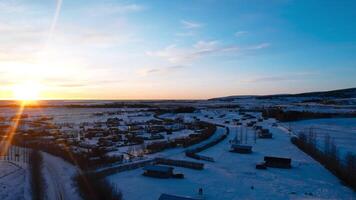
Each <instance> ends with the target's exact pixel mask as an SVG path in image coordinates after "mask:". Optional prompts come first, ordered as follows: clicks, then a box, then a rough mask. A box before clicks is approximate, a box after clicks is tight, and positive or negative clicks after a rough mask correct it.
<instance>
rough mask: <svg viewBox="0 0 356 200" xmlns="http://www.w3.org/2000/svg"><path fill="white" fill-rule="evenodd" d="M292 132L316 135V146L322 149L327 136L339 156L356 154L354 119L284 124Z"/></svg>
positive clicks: (355, 124) (355, 125)
mask: <svg viewBox="0 0 356 200" xmlns="http://www.w3.org/2000/svg"><path fill="white" fill-rule="evenodd" d="M283 125H284V126H285V127H288V128H291V129H292V131H293V132H295V133H299V132H304V133H306V134H308V133H309V132H310V131H312V132H313V133H315V134H316V137H317V141H318V146H320V148H321V149H323V146H324V140H325V137H326V136H327V135H328V136H330V138H331V139H332V140H333V141H334V142H335V144H336V146H337V147H338V150H339V152H340V154H341V156H344V155H345V154H346V153H348V152H351V153H355V152H356V145H355V142H356V118H332V119H313V120H303V121H297V122H291V123H284V124H283Z"/></svg>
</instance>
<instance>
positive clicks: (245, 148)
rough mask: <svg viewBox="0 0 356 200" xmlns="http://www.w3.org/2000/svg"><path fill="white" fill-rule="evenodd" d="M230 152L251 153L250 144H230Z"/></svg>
mask: <svg viewBox="0 0 356 200" xmlns="http://www.w3.org/2000/svg"><path fill="white" fill-rule="evenodd" d="M230 152H236V153H245V154H248V153H252V146H250V145H242V144H232V145H231V150H230Z"/></svg>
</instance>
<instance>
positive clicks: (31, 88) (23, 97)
mask: <svg viewBox="0 0 356 200" xmlns="http://www.w3.org/2000/svg"><path fill="white" fill-rule="evenodd" d="M12 92H13V98H14V99H15V100H20V101H25V102H26V101H27V102H30V101H37V100H39V98H40V93H41V85H40V84H38V83H34V82H26V83H21V84H17V85H14V86H13V88H12Z"/></svg>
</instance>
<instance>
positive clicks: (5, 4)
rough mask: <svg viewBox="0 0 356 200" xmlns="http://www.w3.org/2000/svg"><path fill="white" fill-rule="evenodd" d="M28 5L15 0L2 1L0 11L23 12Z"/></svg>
mask: <svg viewBox="0 0 356 200" xmlns="http://www.w3.org/2000/svg"><path fill="white" fill-rule="evenodd" d="M26 10H27V7H26V6H24V5H22V4H20V3H19V2H15V1H0V13H22V12H24V11H26Z"/></svg>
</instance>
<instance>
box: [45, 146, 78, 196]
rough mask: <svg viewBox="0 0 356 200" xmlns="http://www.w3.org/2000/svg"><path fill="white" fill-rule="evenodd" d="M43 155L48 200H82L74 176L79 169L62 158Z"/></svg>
mask: <svg viewBox="0 0 356 200" xmlns="http://www.w3.org/2000/svg"><path fill="white" fill-rule="evenodd" d="M42 155H43V174H44V179H45V182H46V186H47V187H46V199H48V200H58V199H70V200H79V199H81V198H80V197H79V195H78V192H77V191H76V187H75V186H74V182H73V176H74V175H75V174H76V173H77V169H76V168H75V167H74V166H73V165H71V164H69V163H67V162H66V161H64V160H63V159H61V158H58V157H55V156H52V155H50V154H48V153H42Z"/></svg>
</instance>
